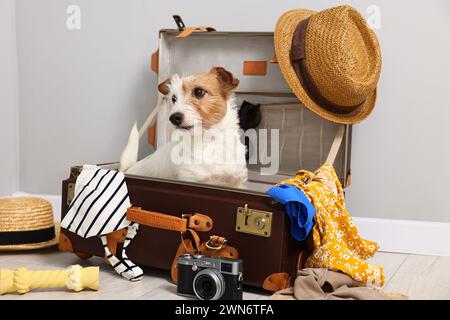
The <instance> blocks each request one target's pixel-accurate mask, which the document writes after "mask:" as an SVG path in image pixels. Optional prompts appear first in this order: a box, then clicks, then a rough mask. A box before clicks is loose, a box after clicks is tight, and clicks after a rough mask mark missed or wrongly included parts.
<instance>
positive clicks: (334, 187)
mask: <svg viewBox="0 0 450 320" xmlns="http://www.w3.org/2000/svg"><path fill="white" fill-rule="evenodd" d="M283 183H286V184H290V185H293V186H295V187H297V188H299V189H300V190H302V191H303V192H304V193H305V195H306V196H307V197H308V199H309V200H310V201H311V203H312V204H313V206H314V207H315V208H316V215H315V217H314V220H315V225H314V227H313V229H312V231H311V232H312V236H313V243H314V250H313V252H312V254H311V255H310V257H309V258H308V260H307V261H306V265H305V267H308V268H328V269H330V270H334V271H341V272H344V273H346V274H348V275H349V276H351V277H352V278H353V279H355V280H356V281H360V282H363V283H366V284H368V285H373V286H378V287H381V286H383V284H384V272H383V268H382V267H380V266H376V265H371V264H369V263H367V262H366V261H365V260H366V259H368V258H370V257H372V256H373V255H374V254H375V252H377V250H378V244H377V243H376V242H372V241H369V240H365V239H362V238H361V236H360V235H359V232H358V229H357V228H356V226H355V224H354V223H353V221H352V218H351V217H350V214H349V213H348V211H347V210H346V209H345V200H344V192H343V190H342V186H341V183H340V182H339V179H338V178H337V176H336V172H335V171H334V168H333V166H332V165H331V164H329V163H326V164H324V165H323V166H322V167H321V168H319V169H318V170H317V171H316V172H314V173H312V172H310V171H306V170H300V171H298V172H297V174H296V176H295V177H294V178H291V179H286V180H283V181H281V182H280V183H279V184H278V185H281V184H283Z"/></svg>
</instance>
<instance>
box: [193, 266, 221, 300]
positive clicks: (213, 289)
mask: <svg viewBox="0 0 450 320" xmlns="http://www.w3.org/2000/svg"><path fill="white" fill-rule="evenodd" d="M193 287H194V293H195V295H196V296H197V298H199V299H202V300H217V299H220V298H221V297H222V296H223V293H224V292H225V281H224V279H223V276H222V274H221V273H220V272H219V271H217V270H216V269H203V270H202V271H200V272H199V273H197V274H196V276H195V278H194V283H193Z"/></svg>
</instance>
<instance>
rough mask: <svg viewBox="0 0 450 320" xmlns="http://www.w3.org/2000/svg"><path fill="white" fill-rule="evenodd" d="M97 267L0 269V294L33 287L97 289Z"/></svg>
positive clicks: (19, 291) (26, 290) (76, 289)
mask: <svg viewBox="0 0 450 320" xmlns="http://www.w3.org/2000/svg"><path fill="white" fill-rule="evenodd" d="M98 276H99V267H88V268H83V267H81V266H80V265H78V264H76V265H73V266H70V267H69V268H67V269H66V270H46V271H41V270H39V271H32V270H28V269H26V268H19V269H17V270H8V269H0V295H1V294H4V293H10V292H18V293H27V292H28V291H30V290H31V289H35V288H64V287H67V288H68V289H70V290H73V291H75V292H78V291H81V290H83V289H85V288H89V289H92V290H98Z"/></svg>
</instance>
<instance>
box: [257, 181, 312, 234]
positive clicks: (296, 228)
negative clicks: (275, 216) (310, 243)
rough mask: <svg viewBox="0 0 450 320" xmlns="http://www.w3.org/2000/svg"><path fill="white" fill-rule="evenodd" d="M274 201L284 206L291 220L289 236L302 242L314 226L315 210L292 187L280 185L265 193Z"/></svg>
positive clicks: (307, 200) (302, 195)
mask: <svg viewBox="0 0 450 320" xmlns="http://www.w3.org/2000/svg"><path fill="white" fill-rule="evenodd" d="M266 193H267V194H268V195H270V196H271V197H272V198H273V199H274V200H275V201H278V202H280V203H281V204H282V205H284V210H285V211H286V213H287V214H288V216H289V218H290V220H291V235H292V236H293V237H294V239H295V240H298V241H303V240H305V239H306V237H307V236H308V234H309V232H310V231H311V229H312V228H313V226H314V221H313V218H314V215H315V214H316V208H314V206H313V205H312V203H311V202H310V201H309V199H308V198H307V197H306V196H305V194H304V193H303V192H302V191H301V190H299V189H297V188H296V187H294V186H291V185H288V184H282V185H280V186H278V187H277V186H275V187H272V188H270V189H269V190H267V191H266Z"/></svg>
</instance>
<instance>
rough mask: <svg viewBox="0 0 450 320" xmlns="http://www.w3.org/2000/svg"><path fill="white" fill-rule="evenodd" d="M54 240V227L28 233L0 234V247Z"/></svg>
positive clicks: (11, 232) (10, 232)
mask: <svg viewBox="0 0 450 320" xmlns="http://www.w3.org/2000/svg"><path fill="white" fill-rule="evenodd" d="M54 238H55V227H54V226H53V227H50V228H46V229H40V230H30V231H5V232H0V245H2V246H4V245H17V244H31V243H39V242H45V241H50V240H52V239H54Z"/></svg>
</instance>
